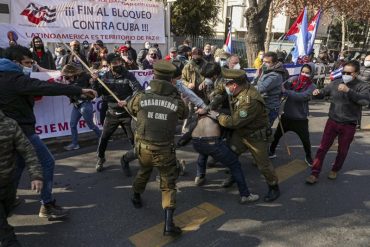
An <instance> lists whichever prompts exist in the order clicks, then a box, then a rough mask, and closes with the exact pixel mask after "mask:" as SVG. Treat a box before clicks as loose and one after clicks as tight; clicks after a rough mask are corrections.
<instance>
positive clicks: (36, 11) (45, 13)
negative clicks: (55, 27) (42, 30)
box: [21, 3, 57, 25]
mask: <svg viewBox="0 0 370 247" xmlns="http://www.w3.org/2000/svg"><path fill="white" fill-rule="evenodd" d="M56 12H57V10H56V8H52V9H50V8H49V7H47V6H41V7H40V8H39V7H37V6H36V5H35V4H34V3H30V4H28V5H27V7H26V8H25V9H24V10H23V11H22V13H21V15H24V16H27V18H28V21H29V22H31V23H34V24H36V25H39V24H40V22H46V23H51V22H55V21H56Z"/></svg>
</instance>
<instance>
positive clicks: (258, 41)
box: [244, 0, 272, 66]
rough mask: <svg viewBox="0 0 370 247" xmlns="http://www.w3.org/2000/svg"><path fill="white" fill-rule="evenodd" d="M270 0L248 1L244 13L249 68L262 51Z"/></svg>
mask: <svg viewBox="0 0 370 247" xmlns="http://www.w3.org/2000/svg"><path fill="white" fill-rule="evenodd" d="M271 2H272V0H259V1H258V2H257V0H248V3H249V5H248V8H247V10H246V11H245V13H244V17H245V19H246V21H247V29H248V34H247V39H246V47H247V58H248V64H249V66H250V65H252V64H253V61H254V60H255V58H256V56H257V53H258V51H260V50H264V42H265V37H266V32H265V28H266V24H267V19H268V15H269V8H270V4H271Z"/></svg>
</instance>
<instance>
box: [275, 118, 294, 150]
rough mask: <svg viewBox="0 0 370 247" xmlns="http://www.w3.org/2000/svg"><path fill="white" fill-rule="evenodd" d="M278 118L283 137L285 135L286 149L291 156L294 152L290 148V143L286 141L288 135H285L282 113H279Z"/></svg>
mask: <svg viewBox="0 0 370 247" xmlns="http://www.w3.org/2000/svg"><path fill="white" fill-rule="evenodd" d="M278 119H279V124H278V125H280V128H281V134H282V137H283V140H284V144H285V147H286V150H287V152H288V155H289V156H291V155H292V154H291V152H290V148H289V146H288V143H287V141H286V136H284V135H285V132H284V128H283V124H282V122H281V118H280V115H278Z"/></svg>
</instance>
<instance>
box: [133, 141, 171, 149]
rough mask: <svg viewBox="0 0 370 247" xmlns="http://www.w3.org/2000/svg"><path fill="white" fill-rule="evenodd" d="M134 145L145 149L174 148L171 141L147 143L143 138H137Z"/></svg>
mask: <svg viewBox="0 0 370 247" xmlns="http://www.w3.org/2000/svg"><path fill="white" fill-rule="evenodd" d="M136 145H138V146H139V147H140V148H141V149H147V150H152V151H156V150H171V149H173V150H174V149H175V143H173V142H166V143H155V144H153V143H149V142H146V141H143V140H137V141H136Z"/></svg>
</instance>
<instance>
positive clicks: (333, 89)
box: [318, 79, 370, 124]
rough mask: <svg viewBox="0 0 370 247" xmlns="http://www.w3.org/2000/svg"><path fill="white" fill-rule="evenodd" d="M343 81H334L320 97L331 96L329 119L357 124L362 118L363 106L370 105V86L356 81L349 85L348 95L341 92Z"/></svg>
mask: <svg viewBox="0 0 370 247" xmlns="http://www.w3.org/2000/svg"><path fill="white" fill-rule="evenodd" d="M341 83H343V81H342V79H338V80H335V81H332V82H331V83H330V84H329V85H327V86H326V87H325V88H323V89H321V90H320V94H319V95H318V97H325V96H330V99H331V102H330V109H329V118H330V119H332V120H334V121H335V122H338V123H343V124H357V123H358V121H359V120H360V118H361V113H362V106H365V105H369V103H370V91H369V90H370V85H369V84H368V83H366V82H363V81H360V80H358V79H355V80H353V81H351V82H349V83H347V84H346V85H347V87H349V88H350V90H349V92H348V93H344V92H339V91H338V86H339V84H341Z"/></svg>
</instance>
